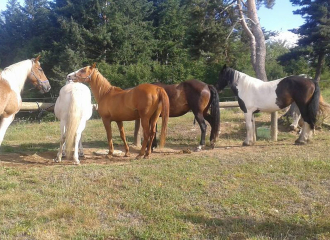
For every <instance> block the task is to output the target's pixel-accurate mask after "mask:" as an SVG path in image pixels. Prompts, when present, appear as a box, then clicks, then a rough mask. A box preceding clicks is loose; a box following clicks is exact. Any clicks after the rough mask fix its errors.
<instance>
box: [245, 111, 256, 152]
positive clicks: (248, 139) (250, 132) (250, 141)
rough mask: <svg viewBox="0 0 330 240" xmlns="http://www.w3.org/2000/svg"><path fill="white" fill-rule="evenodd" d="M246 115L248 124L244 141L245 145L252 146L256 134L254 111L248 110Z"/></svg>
mask: <svg viewBox="0 0 330 240" xmlns="http://www.w3.org/2000/svg"><path fill="white" fill-rule="evenodd" d="M244 117H245V124H246V139H245V140H244V142H243V146H251V145H253V144H254V142H253V138H254V134H255V133H253V130H254V128H253V113H252V112H249V111H248V112H247V113H244Z"/></svg>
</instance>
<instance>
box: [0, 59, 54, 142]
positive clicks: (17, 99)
mask: <svg viewBox="0 0 330 240" xmlns="http://www.w3.org/2000/svg"><path fill="white" fill-rule="evenodd" d="M39 58H40V56H38V57H37V58H35V59H34V58H33V59H28V60H25V61H21V62H18V63H15V64H13V65H10V66H9V67H6V68H5V69H4V70H3V71H2V72H1V73H0V146H1V143H2V141H3V138H4V136H5V133H6V131H7V129H8V127H9V125H10V124H11V123H12V121H13V120H14V117H15V115H16V113H17V112H18V111H19V110H20V109H21V106H22V98H21V91H22V89H23V87H24V84H25V82H26V80H27V79H29V80H30V82H31V83H32V84H33V85H34V86H35V87H36V88H37V89H39V91H40V92H41V93H46V92H49V90H50V88H51V87H50V85H49V81H48V79H47V77H46V76H45V74H44V72H43V70H42V68H41V67H40V63H39Z"/></svg>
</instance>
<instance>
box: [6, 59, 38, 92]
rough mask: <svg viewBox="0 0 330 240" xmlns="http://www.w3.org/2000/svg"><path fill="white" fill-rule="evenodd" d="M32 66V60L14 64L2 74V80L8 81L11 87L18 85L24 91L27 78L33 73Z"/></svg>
mask: <svg viewBox="0 0 330 240" xmlns="http://www.w3.org/2000/svg"><path fill="white" fill-rule="evenodd" d="M32 64H33V63H32V61H31V60H30V59H28V60H24V61H21V62H18V63H14V64H12V65H10V66H8V67H6V68H5V69H4V70H3V71H2V72H1V73H0V74H1V79H3V80H6V81H7V82H8V83H10V85H11V86H13V85H12V84H13V83H16V84H17V83H18V87H19V90H22V89H23V86H24V83H25V80H26V77H27V75H28V74H29V73H30V71H31V68H32Z"/></svg>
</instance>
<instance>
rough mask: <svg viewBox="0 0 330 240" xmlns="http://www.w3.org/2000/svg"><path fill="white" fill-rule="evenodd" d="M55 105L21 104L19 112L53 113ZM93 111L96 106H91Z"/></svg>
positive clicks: (40, 103) (39, 103)
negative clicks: (43, 111)
mask: <svg viewBox="0 0 330 240" xmlns="http://www.w3.org/2000/svg"><path fill="white" fill-rule="evenodd" d="M54 106H55V103H43V102H22V107H21V109H20V111H38V110H46V111H48V112H53V111H54ZM93 109H94V110H96V109H97V104H93Z"/></svg>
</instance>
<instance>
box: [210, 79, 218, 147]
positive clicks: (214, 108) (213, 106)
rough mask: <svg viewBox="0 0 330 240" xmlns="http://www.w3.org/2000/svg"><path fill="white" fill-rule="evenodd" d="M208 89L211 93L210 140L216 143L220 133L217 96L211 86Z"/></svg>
mask: <svg viewBox="0 0 330 240" xmlns="http://www.w3.org/2000/svg"><path fill="white" fill-rule="evenodd" d="M209 89H210V92H211V99H210V101H211V103H210V109H211V116H212V126H211V127H212V130H211V136H210V139H211V140H214V141H216V139H217V137H218V136H219V131H220V105H219V94H218V91H217V90H216V88H215V87H214V86H213V85H209Z"/></svg>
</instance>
